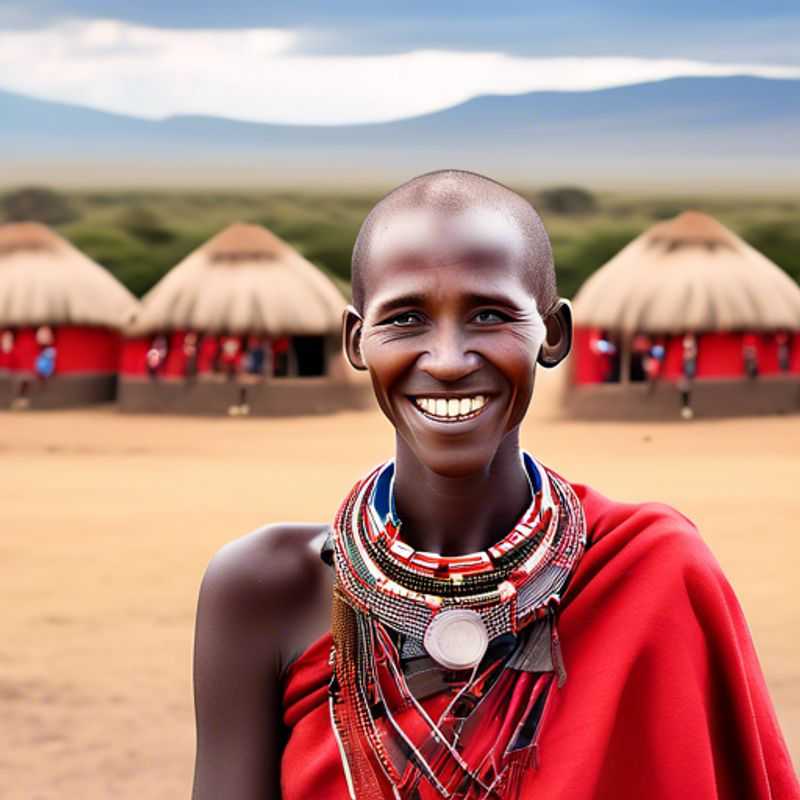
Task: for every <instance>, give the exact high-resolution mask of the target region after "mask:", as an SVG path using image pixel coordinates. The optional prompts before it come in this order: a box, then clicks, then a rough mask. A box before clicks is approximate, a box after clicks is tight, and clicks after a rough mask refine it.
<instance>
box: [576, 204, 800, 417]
mask: <svg viewBox="0 0 800 800" xmlns="http://www.w3.org/2000/svg"><path fill="white" fill-rule="evenodd" d="M573 310H574V316H575V341H574V349H573V355H572V359H571V362H572V363H571V374H570V378H569V380H568V381H567V386H566V394H565V398H564V399H565V407H566V409H567V410H568V411H570V412H571V413H573V414H575V415H579V416H591V417H603V418H642V417H645V418H646V417H650V418H664V417H670V416H674V415H676V414H678V413H679V412H680V411H681V406H682V404H683V406H684V411H686V410H687V403H688V402H689V397H690V398H691V411H689V413H688V414H686V415H687V416H688V415H691V413H696V414H700V415H704V416H719V415H727V414H743V413H760V412H780V411H789V410H798V409H800V288H799V287H798V286H797V284H795V283H794V281H793V280H792V279H791V278H790V277H789V276H788V275H787V274H786V273H785V272H783V271H782V270H781V269H780V268H779V267H778V266H777V265H775V264H773V263H772V262H771V261H770V260H769V259H767V258H765V257H764V256H763V255H762V254H761V253H759V252H758V251H756V250H754V249H753V248H752V247H750V245H748V244H747V243H746V242H745V241H744V240H742V239H741V238H739V237H738V236H736V235H735V234H734V233H733V232H732V231H730V230H728V229H727V228H725V227H724V226H723V225H721V224H720V223H719V222H717V221H716V220H714V219H713V218H711V217H709V216H707V215H706V214H701V213H699V212H696V211H687V212H685V213H683V214H681V215H680V216H678V217H676V218H675V219H672V220H668V221H665V222H661V223H658V224H656V225H654V226H653V227H651V228H650V229H649V230H647V231H645V232H644V233H643V234H642V235H641V236H639V237H638V238H636V239H635V240H634V241H632V242H631V243H630V244H629V245H627V247H625V248H623V249H622V250H621V251H620V252H619V253H618V254H617V255H616V256H614V257H613V258H612V259H611V260H610V261H609V262H608V263H607V264H605V265H604V266H603V267H601V268H600V269H598V270H597V272H595V273H594V274H593V275H592V276H591V277H590V278H589V279H588V280H587V281H586V283H585V284H584V285H583V286H582V287H581V289H580V291H579V292H578V294H577V295H576V297H575V300H574V304H573ZM687 395H688V397H687Z"/></svg>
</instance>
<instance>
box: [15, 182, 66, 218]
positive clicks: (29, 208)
mask: <svg viewBox="0 0 800 800" xmlns="http://www.w3.org/2000/svg"><path fill="white" fill-rule="evenodd" d="M3 212H4V215H5V218H6V219H7V220H8V221H9V222H43V223H44V224H45V225H62V224H63V223H65V222H72V221H73V220H75V219H77V218H78V213H77V212H76V211H75V209H74V208H73V207H72V206H71V205H70V203H69V201H68V200H67V198H66V197H64V196H63V195H61V194H59V193H58V192H54V191H53V190H52V189H48V188H46V187H44V186H26V187H23V188H21V189H16V190H15V191H13V192H9V193H8V194H7V195H5V197H3Z"/></svg>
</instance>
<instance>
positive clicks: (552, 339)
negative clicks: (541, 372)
mask: <svg viewBox="0 0 800 800" xmlns="http://www.w3.org/2000/svg"><path fill="white" fill-rule="evenodd" d="M544 324H545V327H546V328H547V334H546V336H545V340H544V342H542V347H541V350H539V356H538V358H537V359H536V360H537V361H538V362H539V364H541V365H542V366H543V367H555V366H557V365H558V364H560V363H561V362H562V361H563V360H564V359H565V358H566V357H567V354H568V353H569V351H570V349H571V348H572V306H571V305H570V303H569V300H564V298H563V297H562V298H560V299H559V301H558V302H557V303H556V304H555V306H553V308H552V310H551V311H550V313H549V314H548V315H547V316H546V317H545V319H544Z"/></svg>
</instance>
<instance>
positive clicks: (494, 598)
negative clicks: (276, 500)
mask: <svg viewBox="0 0 800 800" xmlns="http://www.w3.org/2000/svg"><path fill="white" fill-rule="evenodd" d="M523 462H524V466H525V469H526V473H527V475H528V478H529V481H530V487H531V495H532V497H531V502H530V505H529V507H528V508H527V509H526V511H525V512H524V513H523V514H522V516H521V517H520V519H519V521H518V522H517V524H516V525H515V526H514V528H513V529H512V530H511V531H510V532H509V533H508V534H507V535H506V536H505V537H504V538H503V539H502V540H500V541H499V542H497V543H496V544H495V545H493V546H492V547H490V548H489V549H488V550H485V551H481V552H478V553H471V554H469V555H464V556H455V557H444V556H439V555H437V554H434V553H426V552H421V551H415V550H413V549H412V548H411V547H409V546H408V545H407V544H405V543H404V542H403V541H402V540H401V539H400V536H399V533H400V529H401V524H400V521H399V520H398V519H397V515H396V512H395V509H394V501H393V494H392V485H393V476H394V464H393V463H392V462H389V463H387V464H385V465H383V466H382V467H379V468H377V469H375V470H373V471H372V472H371V473H370V474H369V475H367V476H366V477H365V478H364V479H363V480H361V481H359V482H358V483H357V484H356V486H355V487H354V488H353V490H352V491H351V492H350V494H349V495H348V497H347V498H346V499H345V501H344V503H343V504H342V506H341V508H340V510H339V513H338V514H337V517H336V520H335V523H334V526H333V535H332V545H333V563H334V568H335V571H336V581H335V588H334V611H333V625H332V633H333V643H334V644H333V649H332V653H331V663H332V666H333V678H332V681H331V685H330V691H329V702H330V712H331V718H332V722H333V727H334V730H335V733H336V736H337V742H338V745H339V749H340V753H341V756H342V762H343V765H344V770H345V774H346V777H347V783H348V789H349V792H350V795H351V797H353V798H358V800H381V799H382V798H408V799H409V800H428V798H453V800H480V799H481V798H513V797H515V796H516V790H517V787H518V786H519V782H520V779H521V775H522V774H523V773H524V771H525V770H527V769H529V768H531V767H532V766H533V763H534V760H535V753H536V747H535V745H536V737H537V734H538V730H539V728H540V726H541V721H542V719H543V717H544V715H545V712H546V707H547V701H548V698H549V696H550V695H551V690H552V687H553V686H554V685H555V684H556V683H557V684H558V685H561V684H562V683H563V681H564V679H565V677H566V674H565V671H564V668H563V662H562V660H561V657H560V648H559V646H558V635H557V632H556V628H555V618H556V610H557V607H558V603H559V600H560V597H561V594H562V593H563V590H564V588H565V586H566V583H567V581H568V579H569V577H570V575H571V573H572V571H573V570H574V568H575V565H576V564H577V562H578V560H579V559H580V557H581V555H582V553H583V550H584V547H585V543H586V523H585V520H584V516H583V509H582V506H581V504H580V502H579V501H578V498H577V497H576V495H575V493H574V492H573V490H572V488H571V487H570V486H569V484H567V483H566V482H565V481H563V480H562V479H561V478H559V477H558V476H556V475H555V474H554V473H552V472H550V471H548V470H546V469H544V468H543V467H542V466H541V465H539V464H537V462H536V461H535V460H534V459H533V458H532V457H531V456H530V455H529V454H527V453H525V454H523ZM452 609H468V610H469V611H470V612H474V614H477V615H479V616H480V620H482V623H483V626H484V627H485V629H486V632H487V634H488V639H489V647H488V650H487V651H486V653H485V655H484V657H483V658H482V659H481V660H480V662H479V663H477V664H475V666H474V667H473V668H471V669H467V670H447V669H444V668H442V667H441V666H439V665H437V664H436V663H435V662H433V661H432V660H431V659H430V658H428V657H426V653H425V647H424V645H423V641H424V640H425V633H426V631H427V630H428V627H429V626H430V625H431V623H432V622H433V621H434V620H435V619H437V617H438V616H439V615H441V614H444V613H446V612H448V611H449V610H452ZM474 614H473V616H474ZM404 660H405V662H406V663H405V665H404V664H403V661H404ZM443 689H445V690H447V692H448V694H446V695H445V696H446V698H447V702H446V703H445V704H444V706H443V707H442V708H441V710H440V713H437V714H435V715H430V714H429V713H428V712H426V710H425V709H424V708H423V706H422V704H421V703H420V700H421V698H422V697H424V696H427V695H430V694H432V693H434V692H441V691H442V690H443ZM498 715H499V717H498ZM488 718H494V719H496V718H500V719H503V720H504V721H505V722H504V725H503V726H502V729H501V732H500V735H499V736H498V735H492V736H491V737H488V736H487V735H486V730H487V726H486V725H482V720H483V721H485V720H486V719H488ZM412 731H413V733H412Z"/></svg>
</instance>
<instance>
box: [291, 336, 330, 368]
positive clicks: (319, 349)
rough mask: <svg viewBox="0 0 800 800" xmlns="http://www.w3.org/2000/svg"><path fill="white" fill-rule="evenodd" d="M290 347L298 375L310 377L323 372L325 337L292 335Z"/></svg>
mask: <svg viewBox="0 0 800 800" xmlns="http://www.w3.org/2000/svg"><path fill="white" fill-rule="evenodd" d="M292 349H293V350H294V362H295V364H296V365H297V374H298V375H300V376H301V377H312V376H316V375H324V374H325V337H323V336H294V337H292Z"/></svg>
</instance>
